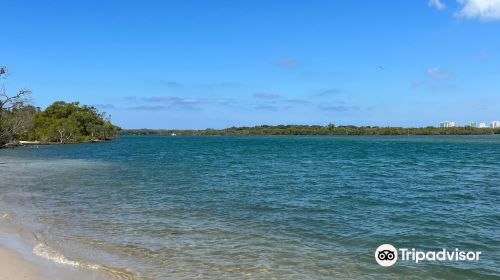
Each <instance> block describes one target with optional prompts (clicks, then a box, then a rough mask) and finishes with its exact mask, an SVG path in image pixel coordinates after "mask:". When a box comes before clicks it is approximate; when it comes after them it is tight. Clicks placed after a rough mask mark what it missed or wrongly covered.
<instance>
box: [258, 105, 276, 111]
mask: <svg viewBox="0 0 500 280" xmlns="http://www.w3.org/2000/svg"><path fill="white" fill-rule="evenodd" d="M253 108H254V109H256V110H265V111H278V109H279V108H278V107H277V106H272V105H257V106H254V107H253Z"/></svg>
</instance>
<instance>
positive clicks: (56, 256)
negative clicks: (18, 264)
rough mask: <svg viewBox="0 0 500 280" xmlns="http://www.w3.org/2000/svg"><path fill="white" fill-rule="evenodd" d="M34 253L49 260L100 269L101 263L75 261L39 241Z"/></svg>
mask: <svg viewBox="0 0 500 280" xmlns="http://www.w3.org/2000/svg"><path fill="white" fill-rule="evenodd" d="M33 254H35V255H36V256H39V257H41V258H45V259H47V260H50V261H53V262H55V263H58V264H63V265H69V266H73V267H83V268H88V269H99V268H101V266H100V265H97V264H85V263H80V262H77V261H73V260H70V259H68V258H67V257H66V256H64V255H63V254H61V253H60V252H58V251H56V250H54V249H53V248H50V247H49V246H47V245H46V244H43V243H39V244H37V245H36V246H35V247H34V248H33Z"/></svg>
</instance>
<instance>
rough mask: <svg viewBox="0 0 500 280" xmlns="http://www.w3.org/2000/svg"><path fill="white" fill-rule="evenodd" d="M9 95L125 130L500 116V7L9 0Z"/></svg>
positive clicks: (474, 1) (468, 0) (4, 61)
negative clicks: (100, 116) (92, 109)
mask: <svg viewBox="0 0 500 280" xmlns="http://www.w3.org/2000/svg"><path fill="white" fill-rule="evenodd" d="M0 18H1V19H2V28H1V31H0V34H1V36H0V65H3V66H6V67H7V69H8V70H9V74H8V77H7V79H5V80H3V81H2V83H4V85H5V87H6V88H7V90H8V91H9V92H10V93H13V92H15V91H16V90H18V89H20V88H30V89H31V90H32V91H33V94H32V102H33V103H34V104H35V105H36V106H39V107H42V108H44V107H46V106H48V105H49V104H51V103H52V102H54V101H57V100H64V101H67V102H70V101H80V102H81V103H82V104H89V105H93V106H96V107H97V108H99V110H101V111H105V112H107V113H109V114H110V115H111V117H112V120H113V122H114V123H115V124H117V125H119V126H121V127H123V128H175V129H203V128H224V127H230V126H253V125H261V124H269V125H275V124H319V125H326V124H328V123H333V124H336V125H350V124H352V125H377V126H405V127H408V126H412V127H414V126H428V125H434V126H437V125H438V124H439V122H441V121H444V120H450V121H456V122H458V123H459V124H467V123H470V122H473V121H477V122H487V123H489V122H491V121H493V120H499V119H500V67H499V65H500V0H430V1H429V0H412V1H399V0H383V1H379V0H370V1H369V0H366V1H351V0H336V1H333V0H325V1H322V0H315V1H306V0H303V1H294V0H286V1H281V0H272V1H269V0H234V1H229V0H226V1H219V0H210V1H206V0H199V1H195V0H175V1H174V0H171V1H149V0H145V1H124V0H121V1H93V0H87V1H78V0H75V1H60V0H51V1H48V0H45V1H41V0H36V1H35V0H33V1H28V0H23V1H7V0H0Z"/></svg>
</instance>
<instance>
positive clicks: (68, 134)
mask: <svg viewBox="0 0 500 280" xmlns="http://www.w3.org/2000/svg"><path fill="white" fill-rule="evenodd" d="M6 73H7V71H6V69H5V67H0V79H3V77H4V75H5V74H6ZM30 94H31V91H30V90H28V89H21V90H19V91H18V92H17V93H14V94H11V95H9V94H8V93H7V91H6V89H5V87H4V86H1V87H0V147H3V146H5V145H7V144H13V143H16V142H18V141H20V140H26V141H40V142H42V143H76V142H84V141H98V140H108V139H112V138H114V137H115V136H116V133H117V131H118V130H119V128H118V127H117V126H115V125H113V124H112V123H111V120H110V118H109V116H107V115H106V114H105V113H102V112H99V111H98V110H97V109H96V108H94V107H92V106H86V105H80V104H79V103H78V102H71V103H67V102H64V101H57V102H54V103H53V104H52V105H50V106H48V107H47V108H46V109H45V110H41V109H40V108H38V107H34V106H33V105H31V104H30V99H29V97H30Z"/></svg>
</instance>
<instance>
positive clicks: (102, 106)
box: [94, 104, 115, 109]
mask: <svg viewBox="0 0 500 280" xmlns="http://www.w3.org/2000/svg"><path fill="white" fill-rule="evenodd" d="M94 107H97V108H100V109H113V108H115V105H113V104H95V105H94Z"/></svg>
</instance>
